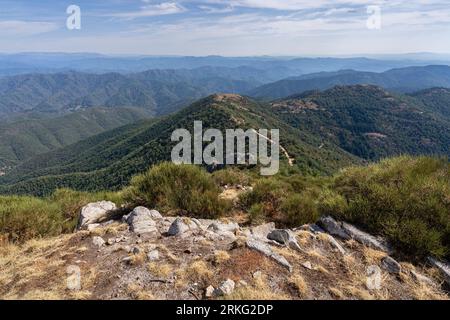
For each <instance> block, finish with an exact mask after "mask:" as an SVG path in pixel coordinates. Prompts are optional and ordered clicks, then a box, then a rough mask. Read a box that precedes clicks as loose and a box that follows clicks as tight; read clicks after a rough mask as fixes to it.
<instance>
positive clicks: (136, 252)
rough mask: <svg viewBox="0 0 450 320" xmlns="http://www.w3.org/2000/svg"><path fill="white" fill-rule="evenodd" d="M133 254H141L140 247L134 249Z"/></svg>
mask: <svg viewBox="0 0 450 320" xmlns="http://www.w3.org/2000/svg"><path fill="white" fill-rule="evenodd" d="M131 252H132V253H133V254H139V253H140V252H141V250H139V248H138V247H134V248H133V249H132V250H131Z"/></svg>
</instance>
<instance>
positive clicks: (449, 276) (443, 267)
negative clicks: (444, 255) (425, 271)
mask: <svg viewBox="0 0 450 320" xmlns="http://www.w3.org/2000/svg"><path fill="white" fill-rule="evenodd" d="M428 261H429V262H430V263H431V265H432V266H433V267H436V268H437V269H439V271H440V272H441V273H442V275H443V276H444V279H445V282H447V284H450V265H449V264H448V263H447V262H443V261H439V260H437V259H435V258H433V257H429V258H428Z"/></svg>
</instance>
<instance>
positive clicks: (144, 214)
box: [127, 207, 162, 234]
mask: <svg viewBox="0 0 450 320" xmlns="http://www.w3.org/2000/svg"><path fill="white" fill-rule="evenodd" d="M160 218H162V216H161V214H160V213H159V212H158V211H156V210H148V209H147V208H144V207H137V208H134V210H133V211H131V213H130V214H129V215H128V218H127V223H128V224H129V225H130V230H131V231H133V232H135V233H138V234H144V233H155V232H157V231H158V229H157V228H156V223H155V221H154V220H153V219H160Z"/></svg>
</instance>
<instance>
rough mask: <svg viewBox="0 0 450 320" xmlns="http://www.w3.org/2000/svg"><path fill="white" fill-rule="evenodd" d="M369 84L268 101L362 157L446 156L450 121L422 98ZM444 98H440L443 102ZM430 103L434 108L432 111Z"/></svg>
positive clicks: (301, 126) (284, 116) (301, 124)
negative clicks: (399, 155) (406, 154)
mask: <svg viewBox="0 0 450 320" xmlns="http://www.w3.org/2000/svg"><path fill="white" fill-rule="evenodd" d="M435 91H437V92H438V93H440V91H439V90H434V91H427V92H428V94H424V93H422V94H421V95H422V96H427V95H428V96H427V98H426V99H425V98H423V99H422V100H418V99H416V98H414V97H410V96H403V95H400V94H392V93H389V92H387V91H385V90H384V89H381V88H379V87H376V86H371V85H355V86H337V87H334V88H332V89H328V90H326V91H323V92H309V93H305V94H302V95H297V96H291V97H289V98H286V99H283V100H279V101H276V102H273V103H272V109H273V111H274V112H275V113H276V114H277V115H278V117H279V118H280V119H282V120H283V121H284V122H286V123H289V124H290V125H292V126H294V127H296V128H299V129H301V130H305V131H308V132H310V133H312V134H314V135H317V136H320V137H322V139H324V141H329V142H333V143H334V144H336V145H338V146H340V147H341V148H343V149H344V150H346V151H348V152H350V153H352V154H354V155H356V156H358V157H361V158H364V159H370V160H373V159H379V158H382V157H385V156H391V155H397V154H402V153H408V154H413V155H416V154H441V155H446V156H450V121H449V118H444V117H441V116H439V112H440V111H439V110H442V109H438V108H437V107H433V106H430V105H427V104H426V103H427V101H434V102H435V104H439V103H438V102H436V101H442V100H439V96H435V95H433V92H435ZM442 103H443V102H442ZM433 108H435V109H436V110H435V111H434V110H433Z"/></svg>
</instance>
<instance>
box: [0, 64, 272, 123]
mask: <svg viewBox="0 0 450 320" xmlns="http://www.w3.org/2000/svg"><path fill="white" fill-rule="evenodd" d="M259 78H262V79H264V72H259V71H257V70H256V71H254V72H253V70H249V69H245V70H240V69H226V68H225V69H224V68H210V67H205V68H200V69H196V70H149V71H145V72H142V73H136V74H129V75H123V74H119V73H107V74H88V73H79V72H66V73H56V74H26V75H18V76H13V77H5V78H0V116H2V117H3V118H5V117H11V116H15V115H20V114H23V113H30V112H34V113H40V114H44V115H45V114H49V115H52V114H61V113H66V112H69V111H73V110H76V109H80V108H90V107H137V108H142V109H145V110H147V111H148V112H149V113H151V114H153V115H162V114H167V113H170V112H172V111H174V110H176V109H179V108H180V106H184V105H186V104H188V103H189V102H192V101H194V100H197V99H200V98H202V97H204V96H207V95H209V94H212V93H214V92H221V91H224V92H243V91H247V90H249V89H251V88H254V87H256V86H258V85H259V84H261V82H260V81H258V80H257V79H259Z"/></svg>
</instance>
